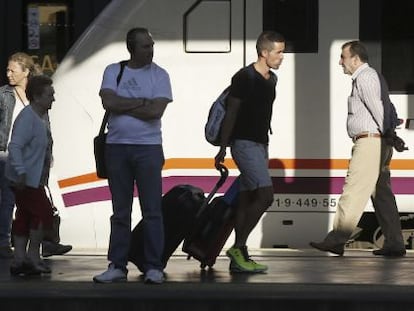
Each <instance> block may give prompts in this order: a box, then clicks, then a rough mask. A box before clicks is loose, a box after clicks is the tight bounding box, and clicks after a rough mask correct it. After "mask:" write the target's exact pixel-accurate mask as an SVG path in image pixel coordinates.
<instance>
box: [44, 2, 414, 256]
mask: <svg viewBox="0 0 414 311" xmlns="http://www.w3.org/2000/svg"><path fill="white" fill-rule="evenodd" d="M386 2H387V1H382V2H379V3H380V4H378V3H377V1H361V3H360V1H358V0H349V1H342V0H319V1H318V0H306V1H292V0H284V1H282V0H263V1H262V0H260V1H259V0H231V1H230V0H229V1H222V0H220V1H219V0H213V1H212V0H205V1H194V0H174V1H167V0H151V1H149V0H148V1H145V0H114V1H112V2H111V3H110V4H109V5H108V7H107V8H106V9H105V10H104V11H103V12H102V13H101V14H100V15H99V16H98V18H96V20H95V21H94V22H93V23H92V24H91V25H90V27H89V28H88V29H87V31H86V32H85V33H84V34H83V35H82V37H81V38H80V39H79V40H78V41H77V42H76V44H75V45H74V46H73V48H72V49H71V50H70V51H69V52H68V54H67V55H66V57H65V58H64V60H63V62H62V63H61V64H60V66H59V68H58V70H57V72H56V73H55V75H54V81H55V82H54V85H55V89H56V103H55V105H54V106H53V109H52V111H51V113H50V114H51V122H52V134H53V136H54V141H55V145H54V159H55V161H54V167H53V176H52V177H53V178H54V180H55V181H56V183H55V185H54V187H53V190H54V197H55V201H56V203H58V205H59V208H60V210H61V215H62V218H63V220H62V236H63V238H64V241H65V243H72V244H73V245H74V246H75V247H78V248H106V247H107V245H108V236H109V217H110V215H111V202H110V193H109V190H108V186H107V181H106V180H101V179H98V178H97V177H96V174H95V163H94V158H93V146H92V140H93V137H94V136H95V135H96V134H97V133H98V130H99V126H100V124H101V120H102V117H103V114H104V110H103V108H102V105H101V101H100V98H99V96H98V92H99V88H100V83H101V80H102V74H103V70H104V68H105V66H106V65H108V64H109V63H112V62H118V61H120V60H123V59H127V58H128V56H129V55H128V53H127V50H126V47H125V35H126V32H127V31H128V30H129V29H130V28H132V27H136V26H143V27H147V28H148V29H149V30H150V31H151V33H152V35H153V37H154V40H155V56H154V61H155V62H156V63H158V64H159V65H161V66H162V67H164V68H166V69H167V71H168V72H169V74H170V77H171V81H172V87H173V96H174V101H173V102H172V103H171V104H169V105H168V107H167V110H166V112H165V114H164V117H163V120H162V122H163V126H162V131H163V138H164V151H165V156H166V163H165V167H164V170H163V178H164V179H163V180H164V191H167V190H168V189H170V188H171V187H172V186H173V185H175V184H179V183H189V184H194V185H198V186H200V187H202V188H203V189H204V190H205V191H206V192H208V191H209V190H210V189H211V188H212V187H213V185H214V183H215V181H216V179H217V177H218V173H217V171H215V170H214V168H213V157H214V155H215V154H216V152H217V148H214V147H213V146H211V145H209V144H208V143H207V142H206V141H205V139H204V133H203V130H204V128H203V127H204V123H205V121H206V118H207V114H208V110H209V108H210V105H211V103H212V101H213V100H214V99H215V98H216V96H217V95H218V94H219V93H220V91H221V90H222V89H223V88H224V87H225V86H227V85H228V84H229V82H230V78H231V76H232V75H233V74H234V73H235V72H236V71H237V70H238V69H239V68H241V67H242V66H245V65H246V64H249V63H251V62H253V61H255V59H256V51H255V41H256V38H257V36H258V34H259V33H260V32H261V31H262V30H263V29H264V28H266V29H275V30H278V31H280V32H282V33H284V35H285V36H286V38H287V40H288V41H287V51H286V53H285V59H284V62H283V64H282V66H281V67H280V69H279V70H278V71H277V74H278V76H279V82H278V85H277V98H276V101H275V106H274V115H273V120H272V129H273V133H274V134H273V135H272V136H271V137H270V149H269V151H270V157H271V161H270V168H269V169H270V171H271V175H272V177H273V179H274V185H275V187H274V188H275V201H274V203H273V205H272V206H271V207H270V208H269V210H268V211H267V212H266V214H265V215H264V217H263V219H262V220H261V221H260V223H259V224H258V226H257V227H256V229H255V231H254V232H253V234H252V235H251V237H250V240H249V245H250V247H257V248H259V247H265V248H267V247H280V246H283V247H306V246H307V245H308V242H309V241H310V240H320V239H321V238H323V237H324V236H325V234H326V233H327V231H328V230H329V229H330V228H331V225H332V219H333V215H334V212H335V209H336V205H337V201H338V197H339V195H340V193H341V190H342V185H343V181H344V176H345V174H346V168H347V163H348V159H349V156H350V151H351V147H352V142H351V140H350V139H349V138H348V137H347V133H346V127H345V124H346V116H347V104H346V103H347V96H348V94H349V92H350V89H351V80H350V77H349V76H346V75H344V74H343V71H342V68H341V67H340V66H339V64H338V62H339V55H340V52H341V45H342V44H343V43H344V42H345V41H348V40H351V39H358V38H360V39H361V40H365V39H366V42H367V45H368V48H369V51H370V55H371V57H372V65H374V66H376V67H379V69H386V68H388V69H389V68H390V66H388V67H386V68H385V67H384V66H386V65H387V64H388V63H387V60H388V58H387V59H386V58H385V56H386V55H385V54H384V53H385V52H387V53H389V49H388V50H386V48H387V47H389V45H386V44H385V43H384V41H381V40H374V39H372V38H374V37H375V35H377V37H378V33H377V32H379V31H380V30H379V29H387V28H386V27H385V28H384V27H379V26H378V25H377V26H375V23H374V24H373V23H371V22H372V19H375V16H380V15H381V14H380V9H379V8H378V7H380V6H381V5H382V9H383V10H385V9H389V8H386V5H385V4H384V3H386ZM407 2H408V1H407ZM381 3H382V4H381ZM370 5H371V7H370ZM387 5H388V4H387ZM408 5H409V4H408ZM374 8H375V9H374ZM370 9H371V10H370ZM367 11H368V12H369V13H370V14H368V13H366V12H367ZM364 14H365V15H364ZM375 14H377V15H375ZM401 14H402V13H401ZM369 16H371V19H368V20H367V21H366V19H367V17H369ZM372 16H374V17H372ZM406 19H407V20H408V19H409V18H406ZM408 22H409V21H407V23H408ZM378 23H379V25H382V24H384V23H385V22H383V23H380V22H378ZM413 28H414V27H412V28H411V29H413ZM381 31H384V30H381ZM405 48H407V47H405ZM401 51H403V49H401ZM387 55H388V54H387ZM408 55H412V53H411V54H409V53H408ZM406 58H407V59H408V57H406ZM393 61H394V63H395V62H396V61H399V58H393ZM401 63H403V62H402V61H401ZM410 64H411V66H412V65H413V61H412V60H411V63H410ZM401 67H402V68H405V69H404V70H405V71H404V70H403V71H402V72H403V73H405V76H404V77H405V78H404V79H405V80H404V79H402V78H401V77H400V75H398V77H399V78H398V79H397V78H396V76H397V75H395V72H394V73H393V72H392V70H389V71H388V72H386V73H388V74H389V75H388V76H387V74H386V73H385V74H386V77H387V79H389V77H391V79H389V80H391V82H392V83H390V85H391V88H392V89H393V90H396V92H393V95H392V100H393V102H394V103H395V105H396V107H397V110H398V112H399V114H400V117H401V118H403V119H409V118H411V117H413V115H414V111H413V109H412V108H411V110H410V102H411V104H413V96H412V95H408V94H409V93H410V92H411V93H412V89H410V87H411V88H412V85H411V86H410V84H409V83H410V77H411V82H412V80H414V78H413V76H414V75H413V73H412V71H413V70H414V69H412V68H414V66H412V68H411V69H409V66H408V67H406V66H401ZM410 70H411V71H410ZM392 74H394V75H392ZM401 80H403V81H405V82H407V83H408V84H406V85H408V86H407V87H406V89H405V90H401V85H402V81H401ZM399 88H400V89H399ZM399 134H400V136H401V137H403V138H404V139H405V140H406V141H407V142H408V143H409V145H410V142H412V141H413V135H414V134H413V132H412V131H409V129H406V128H405V126H402V128H401V129H400V130H399ZM413 152H414V147H410V150H409V151H406V152H404V153H395V156H394V160H393V162H392V176H393V179H392V182H393V187H394V191H395V193H396V197H397V202H398V206H399V209H400V212H401V214H402V216H403V217H404V220H405V221H406V224H407V225H405V228H406V227H407V243H408V242H409V240H410V239H409V238H408V235H409V233H410V232H409V229H410V227H411V225H410V224H409V223H410V222H411V213H413V214H414V207H413V204H412V201H413V200H412V199H413V196H412V195H413V191H414V187H413V185H414V179H413V178H414V171H413V169H414V161H413V160H412V159H413ZM227 164H228V166H229V167H230V169H231V177H230V178H229V179H228V182H227V183H226V184H225V186H224V187H223V189H222V190H223V191H224V190H225V189H226V188H227V187H228V186H229V184H230V182H231V181H232V179H233V178H234V177H235V176H236V175H237V174H238V172H237V170H236V169H235V166H234V164H233V163H232V161H231V160H230V159H229V160H228V161H227ZM133 219H134V223H136V222H138V220H139V219H140V209H139V203H138V200H135V201H134V214H133ZM361 227H362V228H363V230H362V232H363V233H362V234H361V235H360V238H361V239H362V240H366V241H368V242H373V241H374V240H379V241H380V240H381V233H380V232H378V231H376V229H377V224H376V221H375V217H373V213H372V206H371V203H369V204H368V205H367V207H366V213H365V214H364V217H363V219H362V222H361ZM374 233H375V238H374ZM231 240H232V239H230V241H229V242H228V243H231Z"/></svg>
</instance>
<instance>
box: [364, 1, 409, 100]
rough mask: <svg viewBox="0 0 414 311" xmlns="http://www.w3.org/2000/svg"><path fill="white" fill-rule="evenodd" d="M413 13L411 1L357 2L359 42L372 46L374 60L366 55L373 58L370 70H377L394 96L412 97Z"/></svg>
mask: <svg viewBox="0 0 414 311" xmlns="http://www.w3.org/2000/svg"><path fill="white" fill-rule="evenodd" d="M413 12H414V1H406V0H392V1H390V0H379V1H378V0H365V1H361V2H360V25H361V26H360V38H361V40H362V41H364V42H369V43H370V44H371V45H372V42H374V46H376V50H377V51H378V52H377V54H378V56H377V55H376V54H375V53H371V51H370V57H371V55H372V54H373V55H374V56H377V59H378V60H377V62H376V64H375V63H374V66H375V65H377V67H379V68H378V69H380V70H381V71H382V73H383V75H384V76H385V78H386V79H387V82H388V85H389V89H390V91H391V92H392V93H395V94H414V57H413V55H414V18H413ZM374 51H375V50H374ZM370 59H371V58H370ZM370 61H371V60H370ZM374 61H375V58H374Z"/></svg>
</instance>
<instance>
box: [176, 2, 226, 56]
mask: <svg viewBox="0 0 414 311" xmlns="http://www.w3.org/2000/svg"><path fill="white" fill-rule="evenodd" d="M184 49H185V51H186V52H187V53H228V52H230V51H231V1H223V0H207V1H206V0H204V1H197V2H196V3H195V4H194V5H193V6H191V7H190V9H189V10H188V11H187V12H186V13H185V14H184Z"/></svg>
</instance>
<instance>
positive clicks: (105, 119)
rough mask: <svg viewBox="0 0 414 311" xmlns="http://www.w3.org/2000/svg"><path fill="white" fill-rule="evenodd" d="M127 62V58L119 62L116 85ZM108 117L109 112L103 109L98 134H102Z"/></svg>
mask: <svg viewBox="0 0 414 311" xmlns="http://www.w3.org/2000/svg"><path fill="white" fill-rule="evenodd" d="M127 64H128V61H127V60H123V61H120V62H119V65H120V67H121V68H120V70H119V73H118V76H117V77H116V85H117V86H118V85H119V82H120V81H121V78H122V74H123V73H124V69H125V66H126V65H127ZM108 119H109V112H108V111H107V110H105V114H104V117H103V120H102V124H101V128H100V129H99V134H100V135H102V134H103V133H104V131H105V127H106V124H107V123H108Z"/></svg>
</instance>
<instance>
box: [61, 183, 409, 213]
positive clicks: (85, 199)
mask: <svg viewBox="0 0 414 311" xmlns="http://www.w3.org/2000/svg"><path fill="white" fill-rule="evenodd" d="M234 179H235V177H234V176H230V177H229V178H228V179H227V181H226V182H225V183H224V185H223V187H221V189H220V190H219V191H218V192H219V193H224V192H225V191H226V190H227V189H228V188H229V187H230V185H231V183H232V182H233V181H234ZM272 179H273V186H274V189H275V193H276V194H277V193H288V194H340V193H341V192H342V187H343V184H344V178H343V177H273V178H272ZM216 182H217V177H213V176H169V177H164V178H163V192H164V193H165V192H167V191H169V190H170V189H171V188H172V187H174V186H175V185H179V184H191V185H194V186H196V187H200V188H201V189H203V190H204V191H205V192H209V191H210V190H211V189H213V187H214V185H215V183H216ZM392 186H393V190H394V193H395V194H414V178H413V177H394V178H392ZM110 199H111V194H110V192H109V188H108V186H102V187H96V188H91V189H85V190H79V191H74V192H68V193H65V194H63V201H64V203H65V206H66V207H71V206H75V205H80V204H87V203H92V202H99V201H107V200H110Z"/></svg>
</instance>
